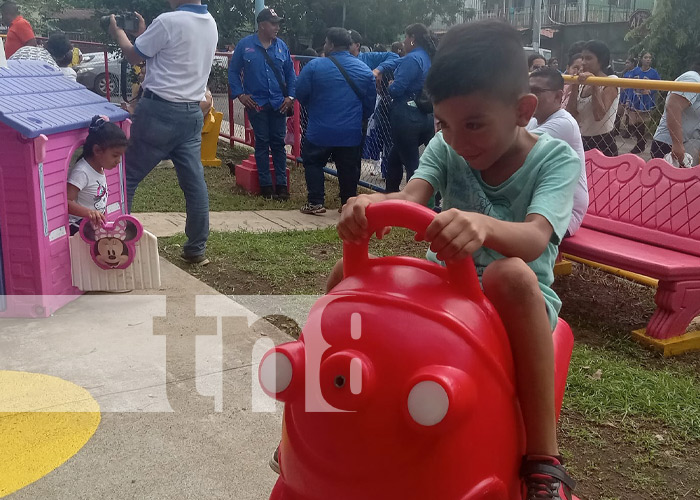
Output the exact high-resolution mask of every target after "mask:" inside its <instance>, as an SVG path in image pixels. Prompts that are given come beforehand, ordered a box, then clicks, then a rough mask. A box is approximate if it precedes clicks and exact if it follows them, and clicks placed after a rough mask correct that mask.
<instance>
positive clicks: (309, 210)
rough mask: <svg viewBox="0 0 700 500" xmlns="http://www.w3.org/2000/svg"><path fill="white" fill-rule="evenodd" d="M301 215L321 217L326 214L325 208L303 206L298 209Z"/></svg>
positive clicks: (309, 205)
mask: <svg viewBox="0 0 700 500" xmlns="http://www.w3.org/2000/svg"><path fill="white" fill-rule="evenodd" d="M299 211H300V212H301V213H302V214H311V215H321V214H325V213H326V208H325V207H324V206H323V205H312V204H311V203H307V204H305V205H304V206H303V207H301V208H300V209H299Z"/></svg>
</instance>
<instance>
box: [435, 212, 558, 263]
mask: <svg viewBox="0 0 700 500" xmlns="http://www.w3.org/2000/svg"><path fill="white" fill-rule="evenodd" d="M552 232H553V228H552V225H551V224H550V223H549V221H548V220H547V219H546V218H545V217H544V216H542V215H539V214H530V215H528V216H527V217H526V218H525V222H506V221H502V220H498V219H494V218H493V217H489V216H488V215H484V214H480V213H474V212H463V211H462V210H457V209H450V210H448V211H446V212H443V213H441V214H439V215H438V216H437V217H435V219H434V220H433V222H432V223H431V224H430V226H428V229H427V231H426V232H425V239H426V240H427V241H430V242H431V244H430V249H431V250H432V251H433V252H435V253H436V254H437V258H438V259H440V260H443V261H447V260H457V259H462V258H464V257H466V256H468V255H471V254H473V253H474V252H476V251H477V250H478V249H479V248H481V247H482V246H485V247H488V248H490V249H491V250H495V251H496V252H498V253H500V254H501V255H503V256H505V257H520V258H521V259H523V260H524V261H525V262H531V261H533V260H535V259H537V258H538V257H539V256H540V255H542V253H543V252H544V251H545V249H546V248H547V244H548V243H549V241H550V238H551V237H552Z"/></svg>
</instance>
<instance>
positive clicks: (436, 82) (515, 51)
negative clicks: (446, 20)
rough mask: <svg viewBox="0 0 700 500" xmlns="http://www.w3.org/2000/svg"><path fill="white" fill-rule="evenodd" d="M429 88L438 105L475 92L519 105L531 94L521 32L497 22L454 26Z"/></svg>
mask: <svg viewBox="0 0 700 500" xmlns="http://www.w3.org/2000/svg"><path fill="white" fill-rule="evenodd" d="M425 85H426V89H427V91H428V93H429V94H430V96H431V97H432V99H433V102H434V103H439V102H440V101H444V100H445V99H449V98H451V97H456V96H464V95H469V94H472V93H474V92H486V93H488V94H490V95H492V96H494V97H496V98H498V99H501V100H502V101H505V102H511V103H512V102H515V101H516V100H517V99H518V98H519V97H520V96H521V95H523V94H527V93H528V92H529V91H530V86H529V83H528V66H527V60H526V58H525V53H524V51H523V43H522V38H521V36H520V33H518V31H517V30H516V29H515V28H513V27H512V26H511V25H509V24H507V23H505V22H503V21H495V20H486V21H477V22H472V23H468V24H459V25H457V26H454V27H453V28H451V29H450V30H449V31H448V32H447V33H446V34H445V36H444V37H443V39H442V41H441V42H440V48H439V49H438V51H437V54H436V55H435V59H434V60H433V64H432V66H431V68H430V71H429V72H428V78H427V79H426V81H425Z"/></svg>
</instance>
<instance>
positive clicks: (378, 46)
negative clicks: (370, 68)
mask: <svg viewBox="0 0 700 500" xmlns="http://www.w3.org/2000/svg"><path fill="white" fill-rule="evenodd" d="M372 50H374V52H386V47H385V46H384V45H383V44H381V43H377V44H375V45H374V48H373V49H372Z"/></svg>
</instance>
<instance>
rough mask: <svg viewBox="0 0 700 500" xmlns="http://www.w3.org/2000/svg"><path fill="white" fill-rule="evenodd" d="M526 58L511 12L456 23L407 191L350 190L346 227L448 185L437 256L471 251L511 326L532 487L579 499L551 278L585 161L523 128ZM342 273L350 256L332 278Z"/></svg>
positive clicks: (435, 68) (529, 104) (360, 230)
mask: <svg viewBox="0 0 700 500" xmlns="http://www.w3.org/2000/svg"><path fill="white" fill-rule="evenodd" d="M526 64H527V63H526V59H525V57H524V54H523V49H522V42H521V38H520V35H519V33H518V32H517V31H516V30H515V29H514V28H513V27H511V26H510V25H508V24H506V23H502V22H499V21H481V22H474V23H469V24H464V25H458V26H455V27H453V28H452V29H450V31H448V32H447V34H446V35H445V36H444V38H443V40H442V42H441V44H440V48H439V50H438V52H437V54H436V56H435V59H434V60H433V64H432V67H431V69H430V72H429V74H428V77H427V79H426V84H425V85H426V89H427V91H428V93H429V94H430V96H431V97H432V99H433V104H434V109H435V117H436V118H437V119H438V120H439V122H440V125H441V128H442V130H441V132H438V133H437V134H436V135H435V137H434V138H433V139H432V141H431V142H430V143H429V144H428V146H427V148H426V149H425V152H424V153H423V156H422V157H421V159H420V166H419V167H418V169H417V170H416V172H415V174H414V175H413V176H412V177H411V180H410V181H409V182H408V183H407V184H406V187H405V188H404V190H403V191H401V192H398V193H392V194H381V193H376V194H371V195H360V196H358V197H356V198H351V199H350V200H349V201H348V203H347V204H346V205H345V206H344V207H343V212H342V216H341V220H340V222H339V224H338V233H339V235H340V236H341V238H342V239H343V240H344V241H346V242H359V241H362V240H363V239H364V238H366V237H367V236H368V234H367V218H366V216H365V209H366V208H367V206H368V205H370V204H371V203H376V202H379V201H382V200H386V199H400V200H409V201H413V202H417V203H420V204H423V205H425V204H427V203H428V201H429V200H430V198H431V196H432V195H433V194H434V193H435V192H436V191H439V192H440V193H441V194H442V196H443V212H442V213H440V214H438V215H437V216H436V217H435V219H434V220H433V222H432V223H431V224H430V225H429V227H428V228H427V230H426V232H425V238H426V240H427V241H429V242H430V250H429V252H428V258H429V259H430V260H434V261H438V262H444V261H450V260H457V259H461V258H464V257H466V256H468V255H471V256H472V257H473V259H474V263H475V265H476V269H477V272H478V274H479V276H480V279H481V283H482V287H483V290H484V293H485V295H486V296H487V297H488V299H489V300H490V301H491V302H492V303H493V305H494V307H495V308H496V310H497V311H498V313H499V315H500V317H501V319H502V321H503V324H504V326H505V328H506V331H507V333H508V337H509V339H510V345H511V349H512V352H513V360H514V363H515V380H516V384H517V391H518V399H519V401H520V407H521V411H522V416H523V422H524V424H525V432H526V437H527V439H526V452H525V453H526V455H525V456H524V457H523V463H522V468H521V471H520V473H521V476H522V478H523V493H522V498H523V500H538V499H550V500H571V498H572V493H571V492H572V490H573V487H574V484H575V483H574V481H573V480H572V479H571V478H570V477H569V476H568V474H567V473H566V471H565V469H564V467H563V465H562V458H561V456H560V455H559V448H558V444H557V436H556V417H555V407H554V348H553V344H552V331H553V329H554V328H555V327H556V324H557V319H558V313H559V310H560V308H561V301H560V300H559V298H558V297H557V295H556V294H555V293H554V291H553V290H552V289H551V285H552V283H553V281H554V276H553V267H554V261H555V259H556V256H557V247H558V245H559V243H560V242H561V240H562V238H563V237H564V234H565V233H566V230H567V226H568V224H569V219H570V217H571V210H572V206H573V198H574V190H575V187H576V183H577V181H578V178H579V176H580V173H581V160H580V158H579V157H578V156H577V155H576V153H575V152H574V151H573V149H571V147H569V145H568V144H566V143H564V142H563V141H560V140H557V139H553V138H552V137H550V136H549V135H547V134H542V135H540V136H535V135H532V134H530V133H529V132H527V130H526V129H525V128H524V127H525V126H526V125H527V124H528V122H529V121H530V118H531V117H532V116H533V113H534V111H535V108H536V107H537V97H535V96H534V95H533V94H531V93H530V92H529V85H528V72H527V66H526ZM383 233H385V231H384V230H382V231H379V232H378V234H383ZM341 279H342V262H341V263H338V264H337V265H336V267H335V268H334V271H333V275H332V276H331V278H330V279H329V282H328V288H329V289H330V288H332V287H333V286H335V284H337V283H338V282H339V281H340V280H341Z"/></svg>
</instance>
